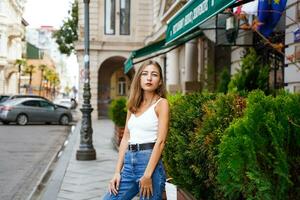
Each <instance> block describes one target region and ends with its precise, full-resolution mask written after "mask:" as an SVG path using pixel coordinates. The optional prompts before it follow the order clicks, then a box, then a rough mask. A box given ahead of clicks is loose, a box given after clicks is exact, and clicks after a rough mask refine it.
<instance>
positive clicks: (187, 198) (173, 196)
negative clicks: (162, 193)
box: [166, 182, 196, 200]
mask: <svg viewBox="0 0 300 200" xmlns="http://www.w3.org/2000/svg"><path fill="white" fill-rule="evenodd" d="M166 197H167V200H196V199H195V198H194V197H193V196H192V195H191V194H190V193H189V192H187V191H185V190H183V189H181V188H179V187H178V186H176V185H174V184H172V183H168V182H166Z"/></svg>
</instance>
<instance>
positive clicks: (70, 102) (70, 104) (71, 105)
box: [54, 98, 77, 109]
mask: <svg viewBox="0 0 300 200" xmlns="http://www.w3.org/2000/svg"><path fill="white" fill-rule="evenodd" d="M54 103H55V104H57V105H61V106H65V107H67V108H69V109H75V108H76V107H77V102H76V101H75V99H68V98H64V99H56V100H55V101H54Z"/></svg>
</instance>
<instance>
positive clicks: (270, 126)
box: [217, 91, 300, 200]
mask: <svg viewBox="0 0 300 200" xmlns="http://www.w3.org/2000/svg"><path fill="white" fill-rule="evenodd" d="M299 124H300V96H299V95H291V94H281V95H278V96H277V97H276V98H273V97H271V96H265V95H264V94H263V92H261V91H256V92H252V93H250V95H249V97H248V102H247V109H246V110H245V113H244V117H243V118H241V119H238V120H236V121H235V122H234V123H232V124H231V125H230V127H229V128H228V129H226V131H225V135H224V137H223V138H222V142H221V144H220V145H219V155H218V175H217V180H218V183H219V184H220V189H221V190H222V191H223V192H224V194H225V195H226V198H227V199H251V200H252V199H258V200H260V199H264V200H268V199H270V200H271V199H277V200H281V199H282V200H283V199H296V197H297V196H298V197H299V191H300V186H299V180H300V176H299V172H298V171H299V166H300V163H299V162H300V151H299V148H300V128H299V127H300V126H299Z"/></svg>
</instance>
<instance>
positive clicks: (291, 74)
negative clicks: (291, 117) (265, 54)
mask: <svg viewBox="0 0 300 200" xmlns="http://www.w3.org/2000/svg"><path fill="white" fill-rule="evenodd" d="M285 21H286V29H285V35H286V37H285V46H286V49H285V54H286V57H285V69H284V82H285V88H286V89H287V90H288V91H290V92H297V93H300V26H299V24H300V2H299V1H297V0H288V1H287V8H286V16H285ZM289 58H290V59H289Z"/></svg>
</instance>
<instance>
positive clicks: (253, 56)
mask: <svg viewBox="0 0 300 200" xmlns="http://www.w3.org/2000/svg"><path fill="white" fill-rule="evenodd" d="M268 80H269V66H267V65H263V64H262V61H261V57H260V56H259V55H257V53H256V52H255V50H254V49H253V48H250V49H249V51H248V52H247V54H246V55H245V57H244V58H242V62H241V69H240V70H238V73H236V74H235V75H234V76H233V77H232V79H231V81H230V83H229V84H228V89H229V91H231V92H249V91H251V90H255V89H260V90H262V91H264V92H265V93H266V94H269V92H270V91H269V82H268Z"/></svg>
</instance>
